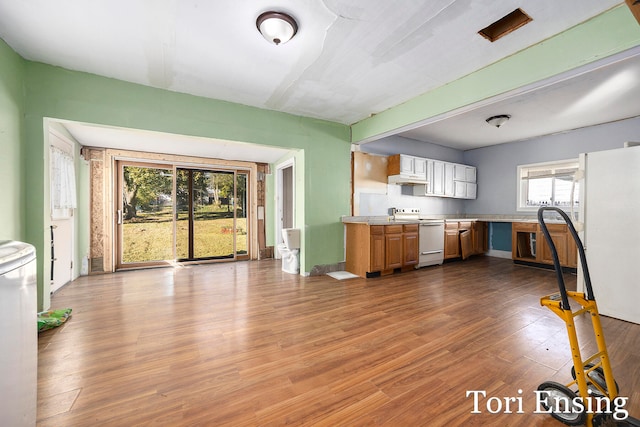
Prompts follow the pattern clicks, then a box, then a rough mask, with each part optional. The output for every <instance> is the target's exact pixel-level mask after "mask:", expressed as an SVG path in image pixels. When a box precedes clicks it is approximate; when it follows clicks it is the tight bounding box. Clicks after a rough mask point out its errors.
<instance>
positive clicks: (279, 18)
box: [256, 11, 298, 45]
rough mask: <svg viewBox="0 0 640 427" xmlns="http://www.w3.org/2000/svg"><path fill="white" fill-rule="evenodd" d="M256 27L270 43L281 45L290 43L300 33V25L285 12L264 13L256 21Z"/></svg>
mask: <svg viewBox="0 0 640 427" xmlns="http://www.w3.org/2000/svg"><path fill="white" fill-rule="evenodd" d="M256 27H258V31H260V34H262V36H263V37H264V38H265V39H267V41H268V42H269V43H273V44H275V45H280V44H284V43H286V42H288V41H289V40H291V39H292V38H293V36H295V35H296V33H297V32H298V23H297V22H296V20H295V19H293V18H292V17H291V16H289V15H287V14H286V13H283V12H272V11H269V12H264V13H262V14H261V15H260V16H258V19H257V20H256Z"/></svg>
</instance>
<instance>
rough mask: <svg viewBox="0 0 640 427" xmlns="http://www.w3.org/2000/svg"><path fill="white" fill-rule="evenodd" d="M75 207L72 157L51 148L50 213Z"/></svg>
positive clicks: (74, 180) (74, 178) (74, 179)
mask: <svg viewBox="0 0 640 427" xmlns="http://www.w3.org/2000/svg"><path fill="white" fill-rule="evenodd" d="M75 207H76V174H75V167H74V164H73V157H71V155H70V154H68V153H65V152H64V151H62V150H61V149H59V148H58V147H54V146H51V212H52V213H54V212H56V211H57V212H59V210H62V209H74V208H75Z"/></svg>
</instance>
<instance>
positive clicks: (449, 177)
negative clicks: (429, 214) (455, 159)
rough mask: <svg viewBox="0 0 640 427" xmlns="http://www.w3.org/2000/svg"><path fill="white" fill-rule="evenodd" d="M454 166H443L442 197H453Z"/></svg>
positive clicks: (450, 164) (447, 164) (449, 164)
mask: <svg viewBox="0 0 640 427" xmlns="http://www.w3.org/2000/svg"><path fill="white" fill-rule="evenodd" d="M454 178H455V165H454V164H453V163H445V164H444V195H445V196H447V197H454V196H455V182H456V181H455V180H454Z"/></svg>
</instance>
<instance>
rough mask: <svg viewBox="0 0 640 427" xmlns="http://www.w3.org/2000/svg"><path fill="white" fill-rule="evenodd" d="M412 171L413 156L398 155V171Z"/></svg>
mask: <svg viewBox="0 0 640 427" xmlns="http://www.w3.org/2000/svg"><path fill="white" fill-rule="evenodd" d="M413 172H414V163H413V157H411V156H405V155H404V154H401V155H400V173H401V174H407V175H413Z"/></svg>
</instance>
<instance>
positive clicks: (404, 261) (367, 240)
mask: <svg viewBox="0 0 640 427" xmlns="http://www.w3.org/2000/svg"><path fill="white" fill-rule="evenodd" d="M345 226H346V234H347V236H346V237H347V242H346V245H347V248H346V269H347V271H349V272H350V273H353V274H357V275H358V276H360V277H367V276H368V275H371V274H377V273H381V274H388V273H392V272H394V270H396V269H403V268H411V267H413V266H414V265H416V264H417V263H418V245H419V238H418V224H390V225H369V224H366V223H347V224H345Z"/></svg>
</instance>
